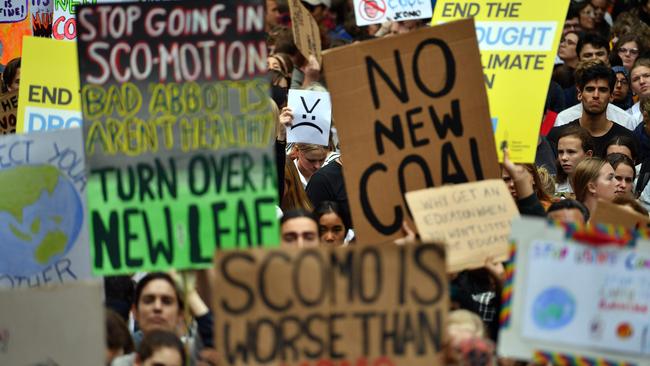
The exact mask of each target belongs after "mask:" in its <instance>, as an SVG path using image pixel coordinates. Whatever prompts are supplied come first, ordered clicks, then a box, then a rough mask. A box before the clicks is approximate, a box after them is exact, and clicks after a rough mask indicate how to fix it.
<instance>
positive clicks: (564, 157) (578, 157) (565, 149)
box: [557, 136, 592, 177]
mask: <svg viewBox="0 0 650 366" xmlns="http://www.w3.org/2000/svg"><path fill="white" fill-rule="evenodd" d="M591 155H592V151H591V150H589V151H584V150H583V149H582V141H581V140H580V139H579V138H577V137H576V136H564V137H562V138H560V139H559V140H558V142H557V160H558V161H559V162H560V166H562V170H563V171H564V173H566V174H567V175H568V176H570V177H571V176H573V172H575V169H576V166H577V165H578V163H580V162H581V161H583V160H584V159H585V158H587V157H590V156H591Z"/></svg>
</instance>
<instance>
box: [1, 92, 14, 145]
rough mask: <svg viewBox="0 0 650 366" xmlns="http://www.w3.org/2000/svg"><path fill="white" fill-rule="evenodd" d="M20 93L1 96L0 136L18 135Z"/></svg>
mask: <svg viewBox="0 0 650 366" xmlns="http://www.w3.org/2000/svg"><path fill="white" fill-rule="evenodd" d="M17 116H18V92H17V91H15V92H12V93H6V94H2V95H0V135H7V134H10V133H16V121H17Z"/></svg>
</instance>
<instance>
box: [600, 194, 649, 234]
mask: <svg viewBox="0 0 650 366" xmlns="http://www.w3.org/2000/svg"><path fill="white" fill-rule="evenodd" d="M589 222H591V223H592V224H609V225H616V226H624V227H626V228H628V229H635V228H638V227H645V226H646V225H648V224H650V218H649V217H647V216H644V215H641V214H640V213H638V212H636V211H634V210H632V209H631V208H626V207H623V206H621V205H617V204H614V203H611V202H607V201H603V200H598V205H597V206H596V209H595V210H594V212H593V213H592V214H591V216H590V219H589Z"/></svg>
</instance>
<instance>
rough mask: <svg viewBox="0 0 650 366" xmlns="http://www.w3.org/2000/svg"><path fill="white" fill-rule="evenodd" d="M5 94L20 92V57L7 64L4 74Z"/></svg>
mask: <svg viewBox="0 0 650 366" xmlns="http://www.w3.org/2000/svg"><path fill="white" fill-rule="evenodd" d="M2 84H3V88H4V89H3V90H2V92H3V93H12V92H15V91H18V87H19V86H20V57H17V58H15V59H13V60H11V61H9V62H8V63H7V66H5V69H4V71H3V72H2Z"/></svg>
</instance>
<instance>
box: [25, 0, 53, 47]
mask: <svg viewBox="0 0 650 366" xmlns="http://www.w3.org/2000/svg"><path fill="white" fill-rule="evenodd" d="M29 13H30V15H31V18H32V34H33V35H34V37H45V38H50V37H51V36H52V19H53V18H54V0H29Z"/></svg>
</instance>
